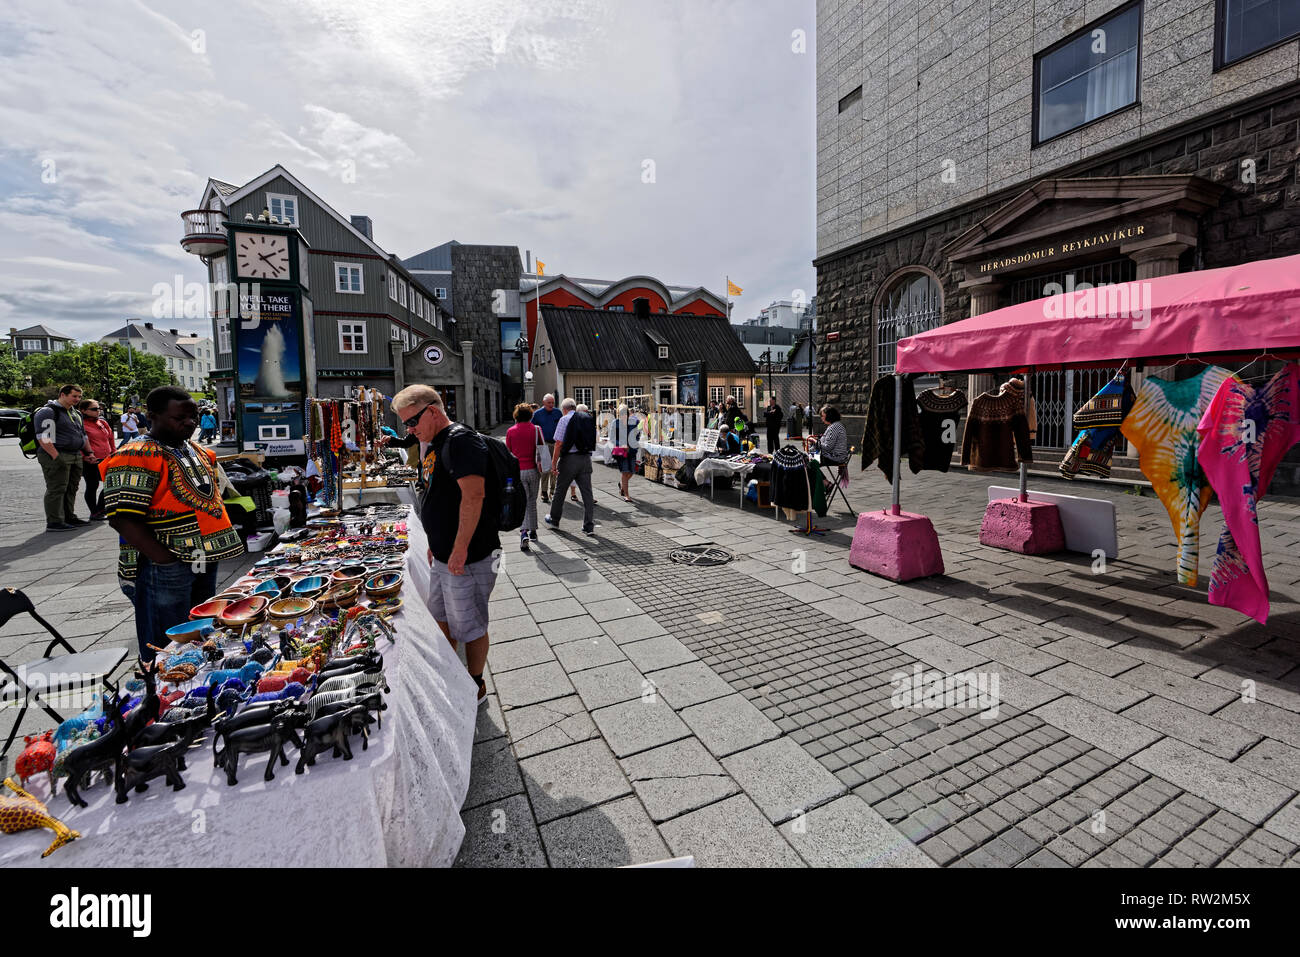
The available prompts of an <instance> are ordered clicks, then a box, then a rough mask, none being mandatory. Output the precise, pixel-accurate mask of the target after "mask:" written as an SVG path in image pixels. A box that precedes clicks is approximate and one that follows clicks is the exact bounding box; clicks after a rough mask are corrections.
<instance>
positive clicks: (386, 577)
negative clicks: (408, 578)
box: [366, 572, 404, 598]
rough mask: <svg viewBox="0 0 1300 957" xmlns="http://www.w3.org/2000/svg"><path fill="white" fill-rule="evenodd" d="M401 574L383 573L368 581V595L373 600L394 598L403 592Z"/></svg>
mask: <svg viewBox="0 0 1300 957" xmlns="http://www.w3.org/2000/svg"><path fill="white" fill-rule="evenodd" d="M403 581H404V579H403V576H402V573H401V572H381V573H380V574H378V575H375V576H374V577H372V578H369V579H367V581H366V594H367V595H369V596H370V597H371V598H392V597H393V596H394V595H396V594H397V593H398V592H399V591H401V590H402V584H403Z"/></svg>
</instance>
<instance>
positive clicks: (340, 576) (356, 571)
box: [331, 563, 366, 582]
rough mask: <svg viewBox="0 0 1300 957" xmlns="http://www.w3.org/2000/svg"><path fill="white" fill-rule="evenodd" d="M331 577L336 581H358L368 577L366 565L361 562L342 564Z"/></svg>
mask: <svg viewBox="0 0 1300 957" xmlns="http://www.w3.org/2000/svg"><path fill="white" fill-rule="evenodd" d="M331 577H332V578H333V579H334V581H336V582H346V581H358V580H360V579H362V578H365V577H366V566H365V565H362V564H359V563H353V564H347V565H341V566H339V567H338V568H337V569H336V570H335V572H334V574H333V575H332V576H331Z"/></svg>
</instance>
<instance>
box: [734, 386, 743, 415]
mask: <svg viewBox="0 0 1300 957" xmlns="http://www.w3.org/2000/svg"><path fill="white" fill-rule="evenodd" d="M731 394H732V395H734V396H735V397H736V405H737V407H739V408H741V409H743V408H744V407H745V387H744V386H743V385H737V386H732V388H731Z"/></svg>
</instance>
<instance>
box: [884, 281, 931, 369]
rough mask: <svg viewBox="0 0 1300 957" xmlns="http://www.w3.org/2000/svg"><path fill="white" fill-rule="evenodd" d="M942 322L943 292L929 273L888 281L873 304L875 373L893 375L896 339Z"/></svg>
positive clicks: (896, 347) (896, 346) (923, 330)
mask: <svg viewBox="0 0 1300 957" xmlns="http://www.w3.org/2000/svg"><path fill="white" fill-rule="evenodd" d="M942 324H943V293H942V291H941V290H940V289H939V284H938V282H936V281H935V279H934V277H933V276H931V275H930V274H929V273H928V272H905V273H903V274H902V275H900V276H897V277H896V278H894V279H893V280H891V281H890V283H889V285H888V286H887V287H886V289H885V292H884V293H883V294H882V295H881V296H880V298H879V300H877V305H876V375H877V376H882V375H893V374H894V362H895V357H896V356H897V353H898V340H899V339H906V338H907V337H908V336H914V335H916V334H917V333H918V332H925V330H927V329H933V328H935V327H936V326H939V325H942Z"/></svg>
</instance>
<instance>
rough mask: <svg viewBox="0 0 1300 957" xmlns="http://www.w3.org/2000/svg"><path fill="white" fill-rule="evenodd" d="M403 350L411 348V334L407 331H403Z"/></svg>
mask: <svg viewBox="0 0 1300 957" xmlns="http://www.w3.org/2000/svg"><path fill="white" fill-rule="evenodd" d="M402 348H403V349H410V348H411V334H410V333H409V332H407V331H406V330H405V329H403V330H402Z"/></svg>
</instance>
